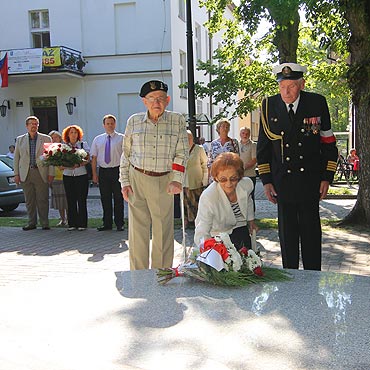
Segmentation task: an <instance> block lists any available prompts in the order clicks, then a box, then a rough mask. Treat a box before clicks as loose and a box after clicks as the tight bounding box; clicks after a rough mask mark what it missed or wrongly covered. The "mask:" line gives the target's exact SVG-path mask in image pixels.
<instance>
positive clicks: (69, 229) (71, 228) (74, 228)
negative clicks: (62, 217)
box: [67, 227, 77, 231]
mask: <svg viewBox="0 0 370 370" xmlns="http://www.w3.org/2000/svg"><path fill="white" fill-rule="evenodd" d="M67 230H68V231H73V230H77V227H69V228H68V229H67Z"/></svg>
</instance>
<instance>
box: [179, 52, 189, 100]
mask: <svg viewBox="0 0 370 370" xmlns="http://www.w3.org/2000/svg"><path fill="white" fill-rule="evenodd" d="M186 82H187V78H186V53H185V52H184V51H182V50H180V84H184V83H186ZM180 97H181V98H187V97H188V91H187V89H185V88H184V87H180Z"/></svg>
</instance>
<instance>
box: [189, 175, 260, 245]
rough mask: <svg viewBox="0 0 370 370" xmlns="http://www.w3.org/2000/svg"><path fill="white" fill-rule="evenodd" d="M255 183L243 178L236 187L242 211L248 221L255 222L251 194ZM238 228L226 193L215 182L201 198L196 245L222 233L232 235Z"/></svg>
mask: <svg viewBox="0 0 370 370" xmlns="http://www.w3.org/2000/svg"><path fill="white" fill-rule="evenodd" d="M252 191H253V182H252V180H251V179H249V178H248V177H243V178H242V179H241V180H240V181H239V182H238V185H237V186H236V196H237V199H238V203H239V207H240V211H241V213H242V215H243V216H244V217H245V219H246V220H247V221H252V220H254V210H253V200H252V197H251V192H252ZM235 227H236V218H235V216H234V213H233V210H232V208H231V205H230V201H229V200H228V198H227V196H226V194H225V192H224V191H223V190H222V188H221V186H220V184H219V183H217V182H216V181H214V182H213V183H212V184H211V185H209V186H208V188H207V189H205V190H204V191H203V193H202V195H201V196H200V199H199V206H198V214H197V217H196V219H195V234H194V243H195V245H197V246H198V245H199V243H200V240H201V238H204V239H208V238H211V237H213V236H215V235H218V234H220V233H222V232H226V233H228V234H230V233H231V232H232V231H233V229H234V228H235Z"/></svg>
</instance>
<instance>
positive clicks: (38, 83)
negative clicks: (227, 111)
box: [0, 0, 235, 153]
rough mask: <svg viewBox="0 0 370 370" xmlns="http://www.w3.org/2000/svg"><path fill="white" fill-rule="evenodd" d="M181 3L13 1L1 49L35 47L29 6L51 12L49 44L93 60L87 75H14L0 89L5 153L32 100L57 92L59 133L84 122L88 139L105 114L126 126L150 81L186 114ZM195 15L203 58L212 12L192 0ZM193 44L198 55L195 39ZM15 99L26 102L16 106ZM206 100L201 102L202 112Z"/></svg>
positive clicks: (0, 146) (6, 11) (0, 147)
mask: <svg viewBox="0 0 370 370" xmlns="http://www.w3.org/2000/svg"><path fill="white" fill-rule="evenodd" d="M178 4H179V1H178V0H136V1H134V0H121V1H119V3H117V1H115V0H104V1H102V0H64V1H63V2H57V1H55V2H54V1H46V0H28V1H23V0H13V1H12V2H8V4H7V7H4V8H3V9H2V22H0V34H2V35H8V36H7V37H2V38H1V39H0V50H10V49H22V48H30V47H31V46H32V40H31V35H30V23H29V11H33V10H43V9H46V10H48V11H49V19H50V37H51V45H52V46H66V47H69V48H72V49H76V50H79V51H81V52H82V55H83V57H84V58H85V59H86V61H87V62H88V63H87V65H86V66H85V68H84V72H85V73H86V75H85V76H83V77H81V76H76V75H73V74H70V73H53V74H46V73H41V74H33V75H31V74H28V75H10V76H9V87H8V88H3V89H0V104H1V103H2V101H3V99H9V100H10V102H11V109H10V111H8V112H7V116H6V117H4V118H3V117H0V125H1V127H2V132H3V135H1V136H0V152H3V153H4V152H6V151H7V148H8V145H9V144H11V143H13V140H14V138H15V137H16V136H18V135H20V134H22V133H24V132H25V123H24V119H25V118H26V116H28V115H29V114H31V113H32V112H31V107H30V98H31V97H48V96H56V97H57V105H58V123H59V127H58V128H59V130H60V131H61V130H62V129H63V128H64V127H66V126H67V125H69V124H71V123H73V124H78V125H80V126H81V127H82V128H83V130H84V132H85V139H86V140H87V141H88V142H89V143H90V144H91V142H92V140H93V138H94V137H95V136H96V135H98V134H99V133H101V132H102V127H101V120H102V117H103V115H105V114H107V113H112V114H114V115H116V116H117V119H118V123H117V129H118V130H119V131H121V132H123V131H124V130H125V126H126V121H127V118H128V117H129V116H130V115H131V114H133V113H135V112H138V111H141V110H143V104H142V102H141V99H140V98H139V96H138V92H139V89H140V87H141V85H142V84H143V83H145V82H146V81H148V80H150V79H160V80H163V81H165V82H166V83H167V84H168V85H169V94H170V95H171V103H170V106H169V109H172V110H175V111H178V112H181V113H186V112H187V111H188V101H187V99H184V98H181V97H180V90H179V88H178V85H179V83H180V72H179V51H180V50H183V51H185V52H186V51H187V50H186V23H185V22H184V21H183V20H181V19H180V18H179V17H178ZM192 16H193V30H194V24H195V23H196V24H199V25H201V43H202V47H201V49H202V50H201V52H202V59H203V60H205V59H206V46H207V47H208V45H207V40H206V29H205V28H204V26H203V23H204V22H205V21H206V20H207V14H206V11H205V9H200V8H199V7H198V2H197V1H196V0H193V1H192ZM14 20H16V21H14ZM219 41H220V38H219V36H217V37H215V38H214V40H213V45H214V46H213V47H214V48H216V47H217V45H218V43H219ZM193 42H194V56H195V55H196V52H195V41H194V39H193ZM206 78H207V79H208V77H206ZM204 79H205V77H204V76H203V73H202V72H197V71H195V81H198V80H204ZM69 97H76V100H77V107H75V108H74V112H73V115H71V116H70V115H68V114H67V110H66V107H65V103H67V102H68V99H69ZM16 102H21V103H22V104H19V105H22V106H19V107H16ZM207 103H208V102H207V101H206V100H205V101H203V102H202V110H203V112H204V113H206V112H207ZM208 106H209V103H208ZM216 112H218V108H216ZM234 136H235V135H234ZM214 137H216V136H215V135H214V134H213V138H214ZM207 139H210V137H207Z"/></svg>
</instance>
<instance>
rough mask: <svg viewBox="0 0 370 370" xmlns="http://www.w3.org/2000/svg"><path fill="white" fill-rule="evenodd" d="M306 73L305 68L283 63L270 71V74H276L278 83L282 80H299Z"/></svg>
mask: <svg viewBox="0 0 370 370" xmlns="http://www.w3.org/2000/svg"><path fill="white" fill-rule="evenodd" d="M306 71H307V67H305V66H301V65H300V64H296V63H283V64H280V65H278V66H275V67H274V68H273V69H272V72H273V73H275V74H276V79H277V81H278V82H280V81H283V80H299V79H300V78H302V77H303V73H305V72H306Z"/></svg>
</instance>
